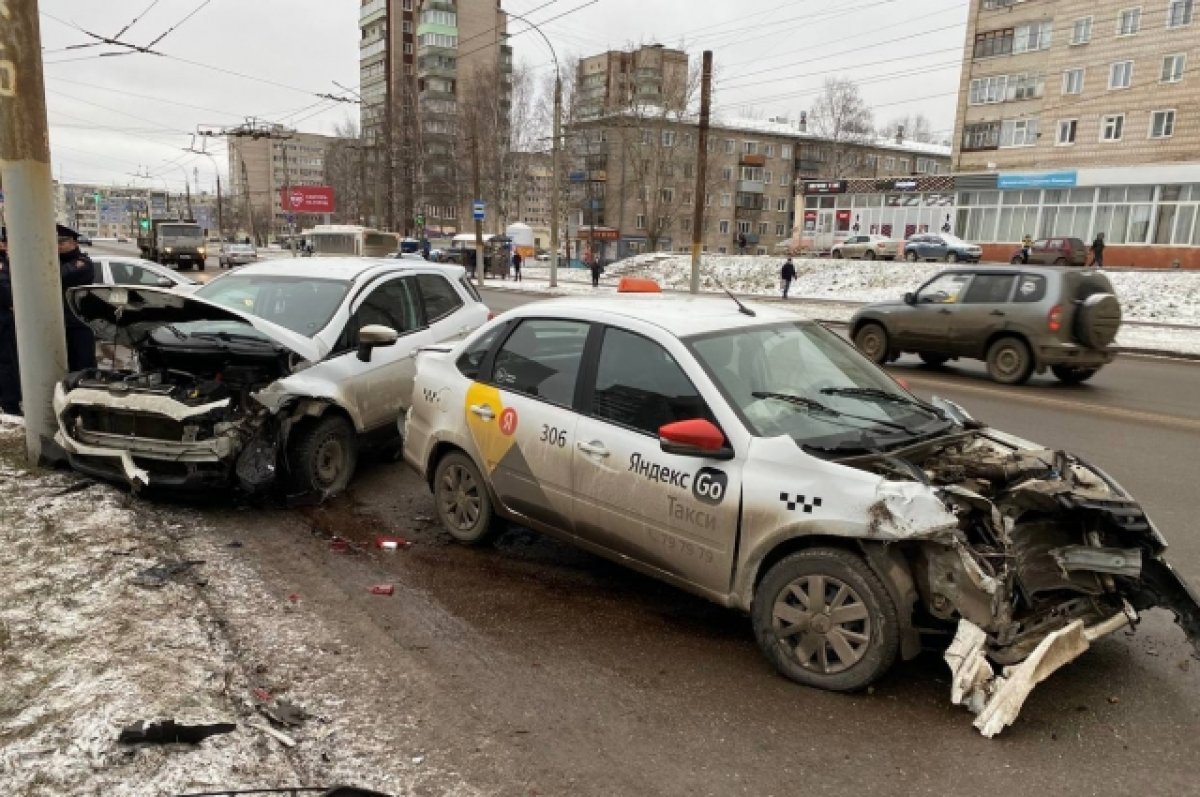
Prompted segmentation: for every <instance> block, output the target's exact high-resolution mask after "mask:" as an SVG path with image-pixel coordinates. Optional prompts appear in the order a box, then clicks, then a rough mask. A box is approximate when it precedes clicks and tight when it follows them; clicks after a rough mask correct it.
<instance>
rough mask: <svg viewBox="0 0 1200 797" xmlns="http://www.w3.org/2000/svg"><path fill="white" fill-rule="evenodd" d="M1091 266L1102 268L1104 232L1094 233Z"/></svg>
mask: <svg viewBox="0 0 1200 797" xmlns="http://www.w3.org/2000/svg"><path fill="white" fill-rule="evenodd" d="M1092 267H1093V268H1104V233H1102V232H1098V233H1096V240H1094V241H1092Z"/></svg>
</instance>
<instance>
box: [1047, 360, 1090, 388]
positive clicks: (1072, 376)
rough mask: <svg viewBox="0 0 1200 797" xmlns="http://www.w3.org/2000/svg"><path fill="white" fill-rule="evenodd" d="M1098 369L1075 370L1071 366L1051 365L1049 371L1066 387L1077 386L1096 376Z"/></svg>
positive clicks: (1075, 368) (1074, 367)
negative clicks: (1066, 385)
mask: <svg viewBox="0 0 1200 797" xmlns="http://www.w3.org/2000/svg"><path fill="white" fill-rule="evenodd" d="M1099 370H1100V369H1099V368H1077V367H1076V366H1073V365H1052V366H1050V371H1051V372H1052V373H1053V374H1054V375H1055V376H1056V377H1058V379H1059V381H1060V382H1065V383H1066V384H1068V385H1078V384H1079V383H1081V382H1086V381H1088V380H1089V379H1091V378H1092V377H1093V376H1095V375H1096V372H1097V371H1099Z"/></svg>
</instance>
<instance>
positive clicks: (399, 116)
mask: <svg viewBox="0 0 1200 797" xmlns="http://www.w3.org/2000/svg"><path fill="white" fill-rule="evenodd" d="M359 29H360V32H361V39H360V44H359V47H360V49H359V71H360V76H359V77H360V83H361V88H360V93H361V95H362V100H363V102H362V112H361V113H362V116H361V119H362V128H363V134H364V136H365V138H366V142H367V144H368V145H369V146H370V147H371V160H372V163H373V166H374V168H373V173H374V174H375V179H376V181H380V180H383V182H385V183H386V179H385V177H384V175H385V173H386V170H385V166H386V163H387V161H386V160H385V159H386V158H387V157H389V156H388V155H387V154H386V153H387V151H388V150H390V157H391V164H392V179H393V181H394V184H393V185H392V186H387V185H382V186H381V191H380V192H379V193H380V196H377V197H376V202H375V209H376V212H375V214H373V215H374V216H375V223H376V224H377V225H379V226H381V227H386V228H391V227H396V228H397V229H400V230H401V231H405V232H409V231H411V227H412V220H413V218H414V217H415V216H416V215H417V214H421V215H423V216H424V217H425V220H426V226H427V227H428V228H429V231H430V232H432V233H435V234H452V233H453V232H455V231H456V230H457V229H458V227H459V226H460V219H462V218H468V219H469V218H470V213H469V207H470V203H471V200H472V199H473V197H472V196H471V195H470V191H469V190H468V188H469V185H470V174H469V173H468V172H467V171H466V170H465V169H464V168H463V164H464V163H465V162H467V159H466V158H465V157H463V135H464V131H463V116H462V113H461V110H462V105H461V103H463V102H467V101H468V98H470V100H469V101H471V102H472V103H473V104H474V105H476V106H478V104H479V98H481V97H486V99H487V102H488V103H490V104H491V108H490V110H491V111H492V112H493V118H494V119H496V120H499V124H498V125H497V124H493V125H491V126H490V128H489V129H490V130H491V131H492V132H494V133H495V138H496V139H497V140H503V139H505V138H506V131H507V126H508V116H509V110H510V107H511V102H512V48H511V47H509V46H508V44H507V35H508V34H507V15H505V13H504V12H503V11H502V10H501V9H500V3H499V0H361V8H360V11H359ZM389 98H390V105H391V108H392V114H391V119H390V121H391V124H390V125H389V124H387V122H388V119H387V114H386V113H385V111H386V108H387V107H388V106H389ZM389 193H390V194H391V198H390V202H389V198H388V194H389ZM389 205H390V207H391V208H392V210H391V215H392V217H393V218H391V219H388V218H385V216H387V215H388V214H387V210H386V206H389Z"/></svg>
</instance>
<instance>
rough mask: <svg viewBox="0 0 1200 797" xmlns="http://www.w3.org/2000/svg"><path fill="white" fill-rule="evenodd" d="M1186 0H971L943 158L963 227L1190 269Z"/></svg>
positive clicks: (1198, 183)
mask: <svg viewBox="0 0 1200 797" xmlns="http://www.w3.org/2000/svg"><path fill="white" fill-rule="evenodd" d="M1197 5H1200V3H1197V2H1196V1H1195V0H971V10H970V17H969V20H968V25H967V41H966V49H965V54H964V61H963V70H962V79H961V85H960V91H959V99H958V117H957V119H958V122H957V135H956V137H955V141H954V168H955V171H956V173H957V174H958V175H960V178H959V180H958V184H959V187H960V191H959V203H958V204H959V206H960V209H959V214H960V217H961V224H960V225H959V226H960V229H961V231H962V233H963V234H964V235H966V236H968V237H971V238H972V239H974V240H978V241H980V242H982V243H985V244H986V243H988V242H1004V243H1005V245H1004V246H997V247H996V250H995V252H994V253H992V252H985V255H986V254H996V255H999V254H1000V253H1002V252H1003V251H1004V250H1005V249H1006V248H1007V244H1008V243H1011V242H1016V241H1019V240H1020V239H1021V237H1022V236H1023V235H1025V234H1029V235H1032V236H1034V237H1035V238H1043V237H1052V236H1070V237H1077V238H1083V239H1085V240H1089V241H1090V240H1091V238H1092V237H1093V236H1094V235H1095V234H1096V233H1099V232H1104V233H1105V235H1106V238H1107V239H1108V242H1109V243H1110V244H1111V245H1115V247H1114V248H1113V249H1110V250H1109V252H1108V254H1107V255H1106V258H1105V260H1106V262H1107V263H1110V264H1119V265H1146V266H1170V265H1174V264H1175V263H1176V262H1177V261H1178V262H1179V263H1180V265H1184V266H1195V267H1200V253H1197V252H1196V251H1195V250H1194V248H1195V247H1196V246H1200V224H1198V223H1197V221H1196V219H1197V216H1198V215H1200V207H1198V206H1200V74H1198V71H1200V19H1197V12H1198V11H1200V9H1197V8H1196V6H1197Z"/></svg>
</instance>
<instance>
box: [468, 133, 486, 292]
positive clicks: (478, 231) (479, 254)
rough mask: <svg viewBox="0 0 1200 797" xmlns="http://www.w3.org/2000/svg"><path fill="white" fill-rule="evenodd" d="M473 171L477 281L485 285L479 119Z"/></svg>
mask: <svg viewBox="0 0 1200 797" xmlns="http://www.w3.org/2000/svg"><path fill="white" fill-rule="evenodd" d="M471 173H472V182H473V184H474V189H475V199H474V200H473V201H472V202H471V207H472V215H474V216H476V218H475V281H476V282H478V283H479V284H480V285H483V270H484V269H483V219H480V218H478V214H476V213H474V207H475V202H478V201H479V198H480V196H481V191H480V187H479V128H478V121H476V123H475V127H474V129H472V131H471Z"/></svg>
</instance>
